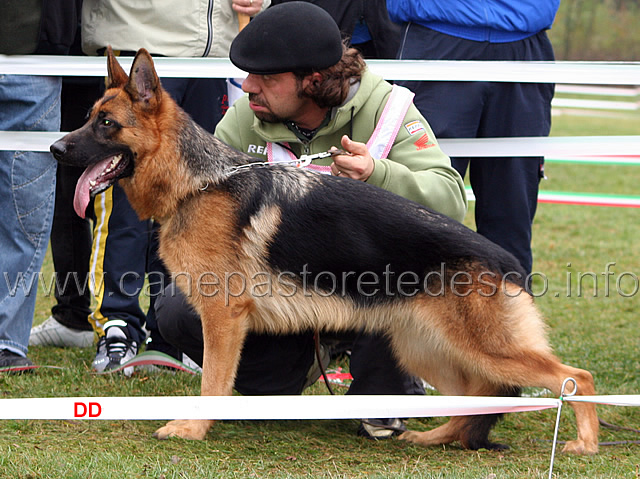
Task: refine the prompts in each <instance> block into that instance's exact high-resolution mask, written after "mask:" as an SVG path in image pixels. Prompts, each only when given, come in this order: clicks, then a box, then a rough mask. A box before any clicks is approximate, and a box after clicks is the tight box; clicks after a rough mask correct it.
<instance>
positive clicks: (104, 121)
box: [102, 118, 113, 126]
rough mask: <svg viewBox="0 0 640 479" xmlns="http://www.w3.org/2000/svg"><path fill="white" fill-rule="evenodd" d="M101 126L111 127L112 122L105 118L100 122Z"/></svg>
mask: <svg viewBox="0 0 640 479" xmlns="http://www.w3.org/2000/svg"><path fill="white" fill-rule="evenodd" d="M102 126H113V122H112V121H111V120H109V119H107V118H105V119H103V120H102Z"/></svg>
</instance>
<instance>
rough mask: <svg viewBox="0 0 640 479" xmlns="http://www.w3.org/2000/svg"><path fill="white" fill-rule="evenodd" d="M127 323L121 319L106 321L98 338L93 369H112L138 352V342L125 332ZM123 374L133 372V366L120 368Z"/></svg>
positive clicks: (104, 370)
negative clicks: (102, 334)
mask: <svg viewBox="0 0 640 479" xmlns="http://www.w3.org/2000/svg"><path fill="white" fill-rule="evenodd" d="M126 327H127V323H126V322H124V321H123V320H121V319H114V320H110V321H107V322H106V323H105V325H104V336H101V337H100V339H99V340H98V350H97V352H96V357H95V359H94V360H93V363H92V366H93V369H94V370H95V371H97V372H99V373H103V372H107V371H113V370H114V369H118V368H120V366H122V365H123V364H124V363H126V362H127V361H129V360H130V359H133V358H134V357H135V355H136V354H138V344H137V343H136V342H135V341H132V340H131V339H130V338H129V336H128V335H127V332H126ZM122 372H123V373H124V375H125V376H127V377H129V376H131V375H132V374H133V366H131V367H127V368H124V369H123V370H122Z"/></svg>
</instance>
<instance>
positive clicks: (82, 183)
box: [73, 160, 110, 218]
mask: <svg viewBox="0 0 640 479" xmlns="http://www.w3.org/2000/svg"><path fill="white" fill-rule="evenodd" d="M105 162H110V160H106V161H101V162H100V163H97V164H95V165H93V166H90V167H88V168H87V169H86V170H84V173H82V176H81V177H80V178H79V179H78V183H76V193H75V195H74V197H73V209H74V210H75V211H76V214H77V215H78V216H79V217H80V218H84V217H85V211H86V210H87V205H88V204H89V200H90V199H91V181H92V180H95V179H97V178H98V177H99V176H100V174H101V173H102V171H103V170H104V168H105Z"/></svg>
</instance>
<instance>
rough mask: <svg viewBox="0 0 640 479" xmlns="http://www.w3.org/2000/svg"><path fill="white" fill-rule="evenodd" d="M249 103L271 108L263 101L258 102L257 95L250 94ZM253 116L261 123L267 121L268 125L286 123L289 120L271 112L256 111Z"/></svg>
mask: <svg viewBox="0 0 640 479" xmlns="http://www.w3.org/2000/svg"><path fill="white" fill-rule="evenodd" d="M249 101H250V102H252V103H255V104H256V105H260V106H263V107H265V108H269V105H266V104H265V103H264V102H263V101H257V95H255V94H253V93H250V94H249ZM253 114H254V115H255V116H256V117H257V118H258V119H259V120H261V121H265V122H267V123H284V122H285V121H286V120H287V119H286V118H282V117H279V116H278V115H276V114H274V113H272V112H270V111H254V112H253Z"/></svg>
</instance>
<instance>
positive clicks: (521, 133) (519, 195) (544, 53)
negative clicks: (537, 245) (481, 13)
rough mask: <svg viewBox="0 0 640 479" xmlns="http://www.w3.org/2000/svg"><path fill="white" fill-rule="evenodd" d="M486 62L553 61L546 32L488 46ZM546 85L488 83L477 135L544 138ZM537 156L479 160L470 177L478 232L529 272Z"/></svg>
mask: <svg viewBox="0 0 640 479" xmlns="http://www.w3.org/2000/svg"><path fill="white" fill-rule="evenodd" d="M484 59H495V60H553V50H552V48H551V44H550V43H549V41H548V38H547V37H546V34H544V33H540V34H538V35H534V36H532V37H529V38H527V39H525V40H521V41H519V42H512V43H507V44H495V45H492V46H491V47H490V48H489V49H487V50H486V52H485V57H484ZM553 91H554V86H553V85H552V84H548V83H497V82H496V83H490V84H488V88H487V92H486V94H485V105H484V114H483V118H482V122H481V125H480V127H479V129H478V137H480V138H494V137H526V136H548V134H549V131H550V128H551V99H552V98H553ZM543 161H544V159H543V158H541V157H512V158H479V159H475V160H472V162H471V166H470V171H469V177H470V180H471V185H472V187H473V191H474V193H475V195H476V223H477V228H478V232H479V233H481V234H482V235H484V236H486V237H487V238H489V239H490V240H492V241H493V242H495V243H497V244H499V245H500V246H502V247H503V248H505V249H506V250H507V251H509V252H510V253H512V254H513V255H514V256H515V257H516V258H517V259H518V260H519V261H520V263H521V265H522V267H523V268H524V269H525V271H526V272H527V273H530V272H531V268H532V254H531V227H532V223H533V218H534V216H535V212H536V208H537V204H538V184H539V182H540V179H541V178H542V176H543V170H542V167H543Z"/></svg>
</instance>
